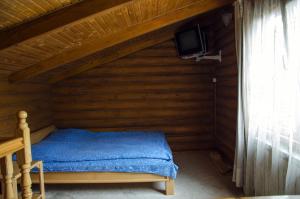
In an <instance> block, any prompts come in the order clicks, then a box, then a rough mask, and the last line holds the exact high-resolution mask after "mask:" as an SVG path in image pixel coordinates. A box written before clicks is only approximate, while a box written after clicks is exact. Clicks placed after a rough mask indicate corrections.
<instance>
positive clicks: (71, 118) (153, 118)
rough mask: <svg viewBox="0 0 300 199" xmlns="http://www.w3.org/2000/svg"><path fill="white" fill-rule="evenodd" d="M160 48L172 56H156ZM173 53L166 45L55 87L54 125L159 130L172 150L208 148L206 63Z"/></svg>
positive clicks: (169, 43) (210, 102) (210, 116)
mask: <svg viewBox="0 0 300 199" xmlns="http://www.w3.org/2000/svg"><path fill="white" fill-rule="evenodd" d="M164 49H166V50H167V51H169V52H172V53H170V54H164V56H161V55H160V54H159V53H156V51H158V52H163V51H164ZM170 49H172V50H170ZM174 49H175V45H174V42H173V41H171V40H170V41H167V42H164V43H162V44H159V45H157V46H154V47H151V48H147V49H144V50H141V51H138V52H136V53H134V54H132V55H130V56H127V57H124V58H121V59H118V60H116V61H114V62H111V63H109V64H105V65H103V66H100V67H97V68H95V69H92V70H90V71H87V72H85V73H82V74H81V75H78V76H76V77H73V78H71V79H67V80H64V81H61V82H59V83H57V84H56V85H55V87H54V89H53V103H54V107H53V110H54V113H55V114H54V115H55V124H56V126H58V127H59V128H69V127H72V128H76V127H77V128H87V129H91V130H95V131H124V130H152V131H153V130H156V131H158V130H160V131H164V132H166V135H167V137H168V140H169V142H170V145H171V147H172V148H173V149H175V150H194V149H208V148H212V147H213V142H214V141H213V134H212V132H213V109H214V105H213V98H214V93H213V83H212V79H211V78H212V72H213V70H212V67H210V66H209V64H208V63H211V62H204V63H201V64H199V63H195V62H191V61H186V60H181V59H179V58H178V57H176V54H175V53H174ZM149 53H153V54H151V56H150V55H149Z"/></svg>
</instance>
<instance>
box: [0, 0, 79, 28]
mask: <svg viewBox="0 0 300 199" xmlns="http://www.w3.org/2000/svg"><path fill="white" fill-rule="evenodd" d="M79 1H81V0H50V1H49V0H48V1H47V0H1V1H0V30H3V29H8V28H11V27H13V26H16V25H18V24H21V23H24V22H26V21H30V20H33V19H35V18H38V17H41V16H44V15H46V14H49V13H52V12H54V11H56V10H59V9H61V8H64V7H67V6H69V5H72V4H75V3H78V2H79Z"/></svg>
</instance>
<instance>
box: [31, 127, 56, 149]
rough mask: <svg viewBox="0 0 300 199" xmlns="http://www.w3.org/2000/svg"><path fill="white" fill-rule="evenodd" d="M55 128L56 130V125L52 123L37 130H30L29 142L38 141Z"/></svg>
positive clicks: (34, 142)
mask: <svg viewBox="0 0 300 199" xmlns="http://www.w3.org/2000/svg"><path fill="white" fill-rule="evenodd" d="M55 130H56V127H55V126H54V125H50V126H47V127H45V128H42V129H40V130H38V131H35V132H31V134H30V138H31V144H36V143H39V142H40V141H41V140H42V139H44V138H45V137H47V136H48V135H49V134H50V133H51V132H53V131H55Z"/></svg>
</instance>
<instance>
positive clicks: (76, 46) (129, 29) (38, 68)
mask: <svg viewBox="0 0 300 199" xmlns="http://www.w3.org/2000/svg"><path fill="white" fill-rule="evenodd" d="M27 1H28V2H30V3H28V4H25V2H27ZM11 2H15V3H16V4H13V3H11ZM232 2H233V0H114V1H113V0H111V1H99V0H84V1H80V2H79V0H77V1H75V0H48V1H42V0H26V1H25V0H14V1H11V0H6V1H1V3H0V9H1V10H0V27H2V30H0V40H1V43H0V73H1V72H2V73H5V74H7V75H8V76H9V77H8V78H9V80H10V81H11V82H19V81H22V80H26V79H30V78H33V77H36V76H38V75H41V74H43V73H45V72H48V71H51V70H54V69H57V68H58V67H64V68H65V69H66V70H63V71H62V72H61V73H58V74H57V73H54V75H53V76H50V77H49V82H51V83H53V82H57V81H59V80H62V79H64V78H68V77H70V76H73V75H76V74H78V73H80V72H83V71H86V70H89V69H91V68H93V67H96V66H98V65H101V64H104V63H107V62H110V61H113V60H115V59H118V58H120V57H122V56H125V55H128V54H130V53H133V52H136V51H138V50H141V49H143V48H146V47H149V46H151V45H155V44H157V43H159V42H163V41H164V40H167V39H170V38H171V37H172V36H173V33H174V31H175V28H176V27H177V26H174V24H178V22H180V21H183V20H186V19H188V18H190V17H193V16H197V15H199V14H201V13H205V12H208V11H210V10H213V9H216V8H219V7H223V6H225V5H227V4H230V3H232ZM70 4H72V5H70ZM42 5H43V6H44V7H42ZM46 5H47V6H46ZM67 5H70V6H67ZM22 6H23V7H22ZM66 6H67V7H66ZM8 7H9V8H8ZM37 7H38V8H39V9H37ZM46 8H47V9H46ZM60 8H61V9H60ZM20 9H21V10H22V9H24V10H28V11H24V13H27V14H24V13H22V12H20ZM4 10H5V12H4ZM33 10H34V11H36V12H33ZM53 10H57V11H55V12H53ZM38 11H41V12H38ZM49 12H52V13H51V14H47V13H49ZM29 13H30V14H29ZM8 16H9V17H8ZM37 16H39V17H38V18H36V17H37ZM32 19H34V20H32ZM160 29H161V30H164V31H158V30H160ZM157 31H158V32H160V33H155V34H154V37H152V38H151V36H150V37H149V36H147V37H145V36H143V35H146V34H149V33H151V32H157ZM158 34H159V35H158ZM136 38H142V39H137V40H136ZM153 38H155V39H153ZM130 40H132V41H133V42H128V41H130ZM123 43H124V44H123ZM125 43H126V44H125ZM122 44H123V45H122ZM116 46H119V47H117V48H116ZM112 49H113V50H112ZM105 51H107V52H105ZM116 51H117V53H116ZM97 53H103V54H104V55H105V56H104V57H103V59H102V60H97V61H95V58H93V54H97ZM82 60H84V61H82ZM70 65H76V67H75V68H74V67H72V68H70ZM69 68H70V69H69Z"/></svg>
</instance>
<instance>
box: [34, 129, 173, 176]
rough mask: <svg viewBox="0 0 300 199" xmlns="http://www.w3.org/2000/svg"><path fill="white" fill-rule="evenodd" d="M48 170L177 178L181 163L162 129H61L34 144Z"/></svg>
mask: <svg viewBox="0 0 300 199" xmlns="http://www.w3.org/2000/svg"><path fill="white" fill-rule="evenodd" d="M32 158H33V160H42V161H43V163H44V172H130V173H150V174H157V175H160V176H168V177H171V178H176V174H177V170H178V167H177V165H175V163H174V161H173V156H172V152H171V150H170V147H169V145H168V143H167V141H166V138H165V135H164V133H162V132H144V131H132V132H129V131H126V132H97V133H95V132H91V131H88V130H81V129H61V130H56V131H55V132H53V133H51V134H50V135H49V136H48V137H47V138H45V139H44V140H42V141H41V142H40V143H38V144H34V145H33V146H32Z"/></svg>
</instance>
